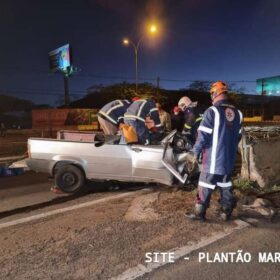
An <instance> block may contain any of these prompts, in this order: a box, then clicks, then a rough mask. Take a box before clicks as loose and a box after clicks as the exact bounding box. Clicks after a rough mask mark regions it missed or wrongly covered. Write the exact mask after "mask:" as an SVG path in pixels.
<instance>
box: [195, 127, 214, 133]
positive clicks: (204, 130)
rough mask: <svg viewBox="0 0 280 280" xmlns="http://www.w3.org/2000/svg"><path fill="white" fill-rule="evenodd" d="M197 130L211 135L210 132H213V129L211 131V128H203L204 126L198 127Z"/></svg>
mask: <svg viewBox="0 0 280 280" xmlns="http://www.w3.org/2000/svg"><path fill="white" fill-rule="evenodd" d="M198 130H200V131H203V132H206V133H209V134H212V132H213V129H212V128H209V127H206V126H204V125H200V126H199V127H198Z"/></svg>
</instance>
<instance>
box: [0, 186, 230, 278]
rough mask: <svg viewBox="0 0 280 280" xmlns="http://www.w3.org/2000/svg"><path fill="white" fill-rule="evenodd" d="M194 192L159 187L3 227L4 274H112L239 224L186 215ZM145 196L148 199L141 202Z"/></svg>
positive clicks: (1, 255)
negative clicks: (147, 256)
mask: <svg viewBox="0 0 280 280" xmlns="http://www.w3.org/2000/svg"><path fill="white" fill-rule="evenodd" d="M194 199H195V192H184V191H180V190H179V191H178V190H177V191H175V190H174V189H168V188H164V189H160V191H159V189H158V188H155V189H153V190H151V192H150V193H147V194H142V195H135V196H132V197H127V198H123V199H117V200H112V201H110V202H106V203H104V204H100V205H96V206H93V207H88V208H84V209H80V210H78V211H72V212H69V213H65V214H61V215H59V216H55V217H52V218H48V219H45V220H40V221H39V222H33V223H28V224H23V225H21V226H15V227H12V228H6V229H3V230H1V235H0V265H1V271H0V279H108V278H110V277H112V276H116V275H118V274H120V273H122V272H123V271H125V270H126V269H128V268H130V267H133V266H135V265H137V264H139V263H143V262H144V258H145V253H146V252H150V251H167V250H171V249H173V248H175V247H180V246H183V245H188V244H190V242H195V241H198V240H200V239H201V238H203V237H206V236H209V235H212V234H214V233H215V232H218V231H224V230H227V229H229V228H231V227H233V226H235V223H234V221H232V222H230V223H227V224H225V223H223V222H220V221H218V220H217V218H216V216H215V208H216V207H217V197H216V196H215V197H214V202H213V203H212V207H211V209H210V211H209V213H208V214H209V215H208V217H209V218H210V219H209V221H208V222H207V223H203V225H201V224H199V223H197V222H191V221H189V220H187V219H186V218H185V217H184V215H183V213H184V212H185V211H186V210H187V211H190V209H191V207H192V205H193V201H194ZM144 201H145V203H143V202H144Z"/></svg>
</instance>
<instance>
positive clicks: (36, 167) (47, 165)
mask: <svg viewBox="0 0 280 280" xmlns="http://www.w3.org/2000/svg"><path fill="white" fill-rule="evenodd" d="M55 164H56V161H54V160H45V159H32V158H29V159H27V160H26V165H27V166H28V167H29V168H30V169H31V170H33V171H35V172H42V173H48V174H50V175H53V174H52V173H53V168H54V165H55Z"/></svg>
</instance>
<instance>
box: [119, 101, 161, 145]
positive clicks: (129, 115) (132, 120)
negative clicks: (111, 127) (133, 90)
mask: <svg viewBox="0 0 280 280" xmlns="http://www.w3.org/2000/svg"><path fill="white" fill-rule="evenodd" d="M146 119H150V120H151V121H153V122H154V126H153V127H152V128H151V129H148V127H147V125H146ZM124 123H125V124H127V125H130V126H132V127H133V128H134V129H135V132H136V134H137V137H138V143H139V144H143V145H148V144H151V142H152V141H153V140H155V139H156V138H157V136H158V135H157V133H162V132H163V126H162V124H161V122H160V118H159V112H158V108H156V104H155V101H154V100H153V99H148V100H146V99H136V100H135V101H134V102H133V103H132V104H131V105H130V106H129V107H128V108H127V111H126V113H125V114H124Z"/></svg>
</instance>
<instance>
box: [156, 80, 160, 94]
mask: <svg viewBox="0 0 280 280" xmlns="http://www.w3.org/2000/svg"><path fill="white" fill-rule="evenodd" d="M159 82H160V77H157V96H158V95H159Z"/></svg>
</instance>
